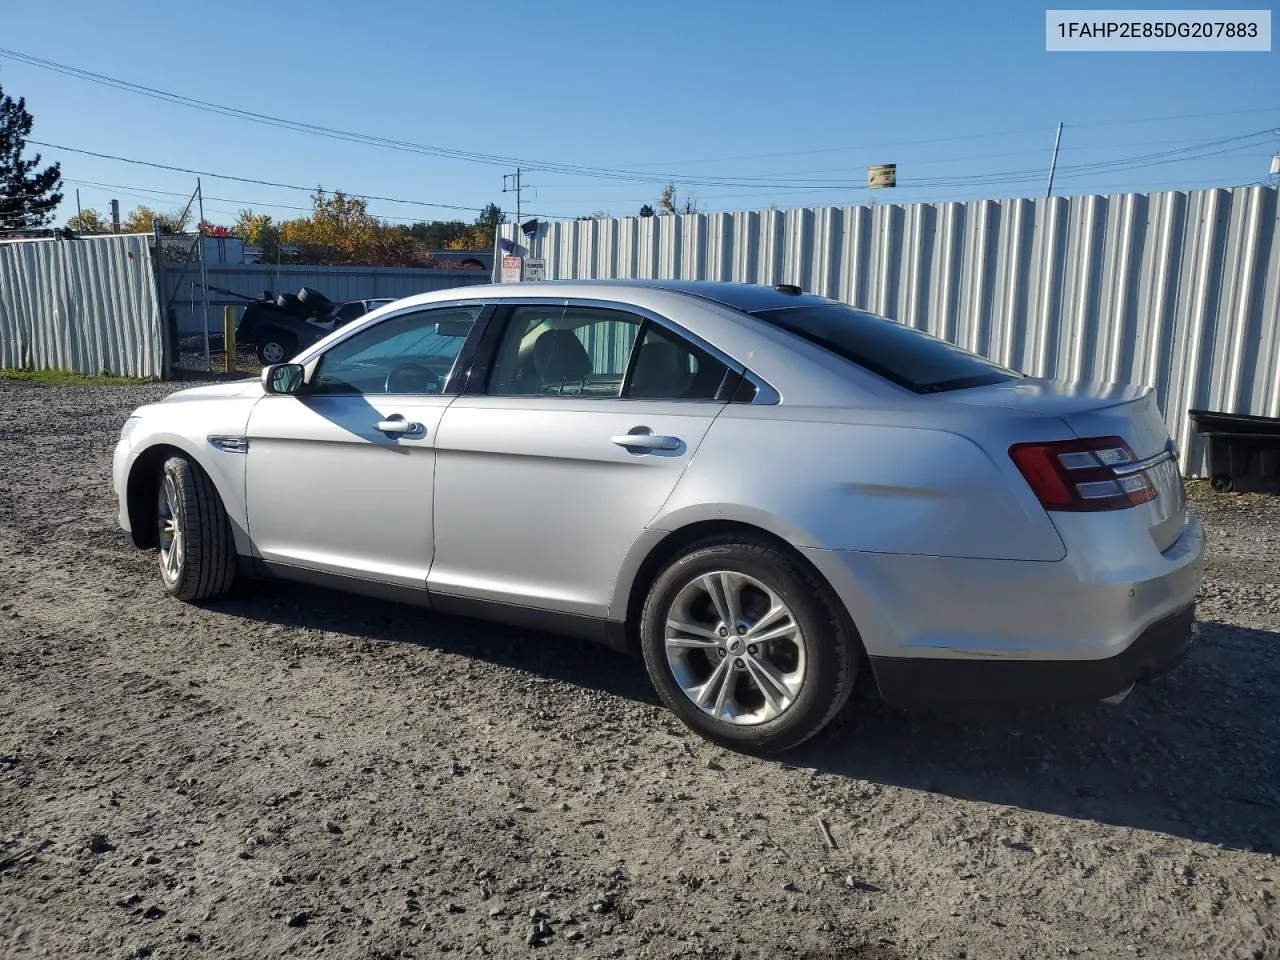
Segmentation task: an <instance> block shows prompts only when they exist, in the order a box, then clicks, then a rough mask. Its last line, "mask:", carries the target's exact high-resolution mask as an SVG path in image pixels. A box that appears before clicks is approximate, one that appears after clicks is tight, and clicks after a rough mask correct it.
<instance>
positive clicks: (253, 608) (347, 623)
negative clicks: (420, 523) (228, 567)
mask: <svg viewBox="0 0 1280 960" xmlns="http://www.w3.org/2000/svg"><path fill="white" fill-rule="evenodd" d="M208 607H209V608H210V609H212V610H217V611H218V612H220V613H225V614H229V615H231V616H237V617H242V618H244V619H246V620H255V621H258V622H261V623H268V624H273V625H277V626H284V627H299V628H305V629H309V630H325V631H331V632H335V633H341V634H346V635H349V636H354V637H360V638H362V639H365V640H368V641H370V642H372V643H379V644H406V645H411V646H421V647H429V648H430V649H432V650H438V651H441V652H442V653H453V654H458V655H460V656H466V657H471V658H473V659H477V660H485V661H487V662H489V663H492V664H494V665H496V666H501V667H505V668H508V669H512V670H519V671H522V672H525V673H529V674H534V675H536V676H541V677H546V678H548V679H551V680H559V681H562V682H564V683H568V684H571V685H573V686H577V687H583V688H585V689H591V690H600V691H603V692H606V693H611V694H613V695H615V696H620V697H624V698H626V699H628V700H634V701H637V702H639V703H647V704H652V705H657V704H658V703H659V702H660V701H659V700H658V696H657V694H656V693H655V692H654V690H653V687H652V686H651V685H650V683H649V679H648V676H647V675H646V674H645V671H644V664H643V663H641V661H640V660H639V659H637V658H635V657H630V656H627V655H626V654H623V653H619V652H618V651H616V650H613V649H612V648H610V647H607V646H604V645H602V644H599V643H593V642H591V641H589V640H582V639H579V638H577V637H569V636H564V635H562V634H549V633H543V632H541V631H537V630H526V629H523V628H520V627H511V626H506V625H502V624H493V623H488V622H485V621H482V620H476V619H472V618H469V617H461V616H452V615H449V614H443V613H438V612H435V611H432V610H428V609H425V608H420V607H415V606H411V605H409V604H404V603H396V602H393V601H389V600H379V599H373V598H370V597H364V596H359V595H356V594H348V593H341V592H335V591H333V590H328V589H324V588H322V587H313V586H307V585H303V584H295V583H282V582H265V581H254V580H241V581H240V582H239V583H238V584H237V586H236V589H235V590H234V591H233V592H232V593H231V594H229V595H228V596H226V597H222V598H219V599H218V600H213V601H210V602H209V603H208Z"/></svg>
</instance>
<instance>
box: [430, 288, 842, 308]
mask: <svg viewBox="0 0 1280 960" xmlns="http://www.w3.org/2000/svg"><path fill="white" fill-rule="evenodd" d="M558 287H575V288H578V289H581V288H583V287H586V288H599V290H600V292H601V295H607V294H606V292H612V293H615V294H616V293H617V292H619V291H623V290H628V289H641V290H664V291H669V292H671V293H682V294H685V295H687V296H691V297H698V298H699V299H702V300H711V301H714V302H716V303H721V304H724V305H725V306H728V307H733V308H734V309H736V310H742V311H743V312H745V313H755V312H757V311H760V310H777V309H782V308H784V307H800V306H807V305H811V304H819V303H830V302H831V301H830V300H828V299H827V298H826V297H820V296H817V295H816V294H812V293H803V292H801V291H800V288H799V287H796V286H790V285H787V284H779V285H777V286H769V285H766V284H762V283H729V282H727V281H719V280H539V281H536V282H524V283H519V284H515V283H494V284H486V285H485V286H483V287H481V286H475V287H464V288H462V290H456V291H454V293H455V294H464V293H465V296H466V297H468V298H471V297H485V296H493V294H494V293H495V292H501V293H502V294H505V295H507V296H512V297H528V296H539V295H541V294H543V292H544V291H545V292H546V294H548V295H551V296H555V294H554V293H552V292H551V291H553V290H555V289H556V288H558ZM575 295H577V294H575Z"/></svg>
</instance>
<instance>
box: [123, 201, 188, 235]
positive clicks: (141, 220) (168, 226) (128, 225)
mask: <svg viewBox="0 0 1280 960" xmlns="http://www.w3.org/2000/svg"><path fill="white" fill-rule="evenodd" d="M190 221H191V211H190V210H174V211H172V212H171V213H159V212H158V211H155V210H152V209H151V208H150V207H148V206H146V205H145V204H140V205H139V206H137V207H135V208H134V209H133V211H132V212H130V214H129V215H128V216H127V217H125V218H124V220H123V222H121V224H120V232H121V233H155V230H156V227H157V226H159V227H160V232H161V233H181V232H182V231H183V230H184V229H185V228H186V226H187V224H188V223H189V222H190Z"/></svg>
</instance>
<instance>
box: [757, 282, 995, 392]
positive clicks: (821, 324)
mask: <svg viewBox="0 0 1280 960" xmlns="http://www.w3.org/2000/svg"><path fill="white" fill-rule="evenodd" d="M752 316H755V317H759V318H760V319H761V320H763V321H765V322H766V323H769V324H772V325H773V326H775V327H780V328H782V329H783V330H786V331H788V332H790V333H793V334H795V335H796V336H798V337H802V338H804V339H805V340H808V341H810V342H811V343H816V344H817V345H818V346H820V347H823V348H825V349H827V350H830V351H831V352H832V353H834V354H837V355H838V356H841V357H843V358H844V359H846V360H849V361H851V362H852V363H856V364H857V365H858V366H860V367H863V368H865V369H867V370H870V371H871V372H872V373H875V374H878V375H879V376H881V377H884V378H885V379H886V380H889V381H891V382H893V383H896V384H898V385H899V386H901V387H906V388H907V389H908V390H914V391H915V392H916V393H941V392H943V391H946V390H963V389H965V388H967V387H981V386H986V385H988V384H992V383H1004V382H1005V381H1007V380H1013V379H1015V378H1017V377H1020V376H1021V374H1019V373H1017V372H1015V371H1013V370H1009V369H1006V368H1005V367H1002V366H1000V364H998V363H995V362H993V361H991V360H987V359H986V358H985V357H980V356H978V355H977V354H976V353H970V352H969V351H968V350H964V349H962V348H961V347H957V346H956V345H955V344H951V343H947V342H946V341H945V340H939V339H938V338H937V337H933V336H930V335H929V334H927V333H924V332H922V331H920V330H915V329H912V328H911V327H907V326H903V325H902V324H900V323H895V322H894V321H892V320H887V319H885V318H884V317H877V316H875V315H874V314H870V313H864V312H863V311H861V310H855V309H854V308H853V307H848V306H845V305H844V304H842V303H822V304H810V305H805V306H798V307H783V308H781V309H778V310H761V311H759V312H757V313H754V314H752Z"/></svg>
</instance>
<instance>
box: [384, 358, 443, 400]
mask: <svg viewBox="0 0 1280 960" xmlns="http://www.w3.org/2000/svg"><path fill="white" fill-rule="evenodd" d="M383 387H384V389H385V390H386V392H387V393H435V392H436V391H437V390H439V389H440V377H439V376H437V375H436V372H435V371H434V370H432V369H431V368H430V367H428V366H427V365H426V364H422V363H415V362H414V361H412V360H410V361H407V362H405V363H398V364H396V365H395V366H394V367H392V368H391V370H390V371H389V372H388V373H387V380H386V383H384V384H383Z"/></svg>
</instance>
